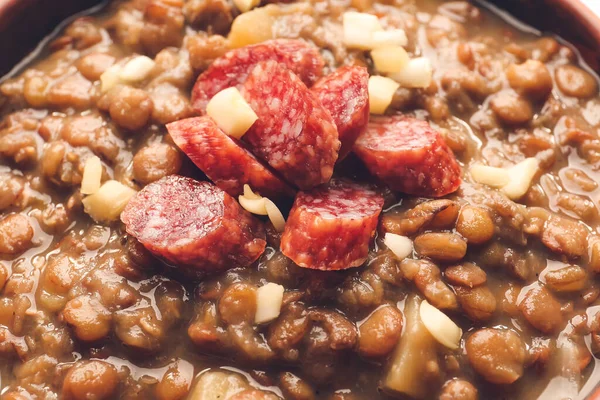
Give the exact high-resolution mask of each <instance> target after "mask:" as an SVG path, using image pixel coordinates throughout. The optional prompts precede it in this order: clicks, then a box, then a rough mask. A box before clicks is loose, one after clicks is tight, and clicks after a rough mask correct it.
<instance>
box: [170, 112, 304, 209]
mask: <svg viewBox="0 0 600 400" xmlns="http://www.w3.org/2000/svg"><path fill="white" fill-rule="evenodd" d="M167 130H168V131H169V134H170V135H171V137H172V138H173V141H174V142H175V144H176V145H177V146H179V148H180V149H181V151H183V152H184V153H185V154H186V155H187V156H188V157H189V158H190V159H191V160H192V161H193V162H194V164H196V166H197V167H198V168H200V169H201V170H202V171H203V172H204V173H205V174H206V176H207V177H208V178H209V179H210V180H212V181H213V182H214V183H215V185H217V186H218V187H219V188H221V189H223V190H224V191H226V192H227V193H228V194H230V195H231V196H238V195H240V194H242V193H243V189H244V184H248V185H250V187H251V188H252V189H253V190H256V191H258V192H259V193H260V194H262V195H263V196H267V197H270V198H280V197H284V196H289V197H293V196H294V192H295V191H294V190H293V189H292V188H290V187H289V185H288V184H286V183H285V182H283V181H282V180H281V179H279V178H278V177H277V176H276V175H275V174H273V172H271V170H269V168H268V167H266V166H265V165H263V163H262V162H261V161H259V160H257V159H256V157H254V156H253V155H252V154H251V153H250V152H249V151H247V150H246V149H245V148H244V147H242V144H241V143H240V142H238V141H236V140H235V139H233V138H231V137H230V136H228V135H227V134H226V133H225V132H223V131H222V130H221V129H219V127H218V126H217V124H216V123H215V121H214V120H213V119H212V118H210V117H208V116H204V117H196V118H188V119H183V120H180V121H176V122H172V123H170V124H168V125H167Z"/></svg>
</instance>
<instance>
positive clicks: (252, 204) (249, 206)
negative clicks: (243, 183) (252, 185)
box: [238, 196, 267, 215]
mask: <svg viewBox="0 0 600 400" xmlns="http://www.w3.org/2000/svg"><path fill="white" fill-rule="evenodd" d="M238 201H239V203H240V205H241V206H242V207H243V208H244V210H246V211H248V212H250V213H252V214H256V215H267V208H266V206H265V198H264V197H261V198H260V199H249V198H247V197H245V196H239V197H238Z"/></svg>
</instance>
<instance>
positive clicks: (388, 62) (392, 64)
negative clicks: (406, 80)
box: [371, 46, 410, 73]
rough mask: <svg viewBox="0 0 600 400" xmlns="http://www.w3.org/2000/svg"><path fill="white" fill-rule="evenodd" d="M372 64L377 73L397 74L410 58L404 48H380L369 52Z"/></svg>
mask: <svg viewBox="0 0 600 400" xmlns="http://www.w3.org/2000/svg"><path fill="white" fill-rule="evenodd" d="M371 58H372V59H373V64H375V68H376V69H377V70H378V71H379V72H383V73H391V72H398V71H400V70H401V69H402V68H404V67H405V66H406V65H407V64H408V62H409V61H410V57H409V56H408V53H407V52H406V50H404V48H402V47H400V46H393V47H380V48H378V49H375V50H372V51H371Z"/></svg>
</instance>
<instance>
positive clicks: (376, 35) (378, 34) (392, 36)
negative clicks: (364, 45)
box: [371, 29, 408, 49]
mask: <svg viewBox="0 0 600 400" xmlns="http://www.w3.org/2000/svg"><path fill="white" fill-rule="evenodd" d="M407 44H408V38H407V37H406V32H404V30H402V29H389V30H386V31H375V32H373V35H372V43H371V48H372V49H378V48H380V47H390V46H406V45H407Z"/></svg>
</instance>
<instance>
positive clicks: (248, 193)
mask: <svg viewBox="0 0 600 400" xmlns="http://www.w3.org/2000/svg"><path fill="white" fill-rule="evenodd" d="M243 196H244V197H245V198H247V199H251V200H258V199H260V198H261V197H262V196H261V195H259V194H256V193H254V191H253V190H252V188H251V187H250V185H248V184H245V185H244V195H243Z"/></svg>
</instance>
